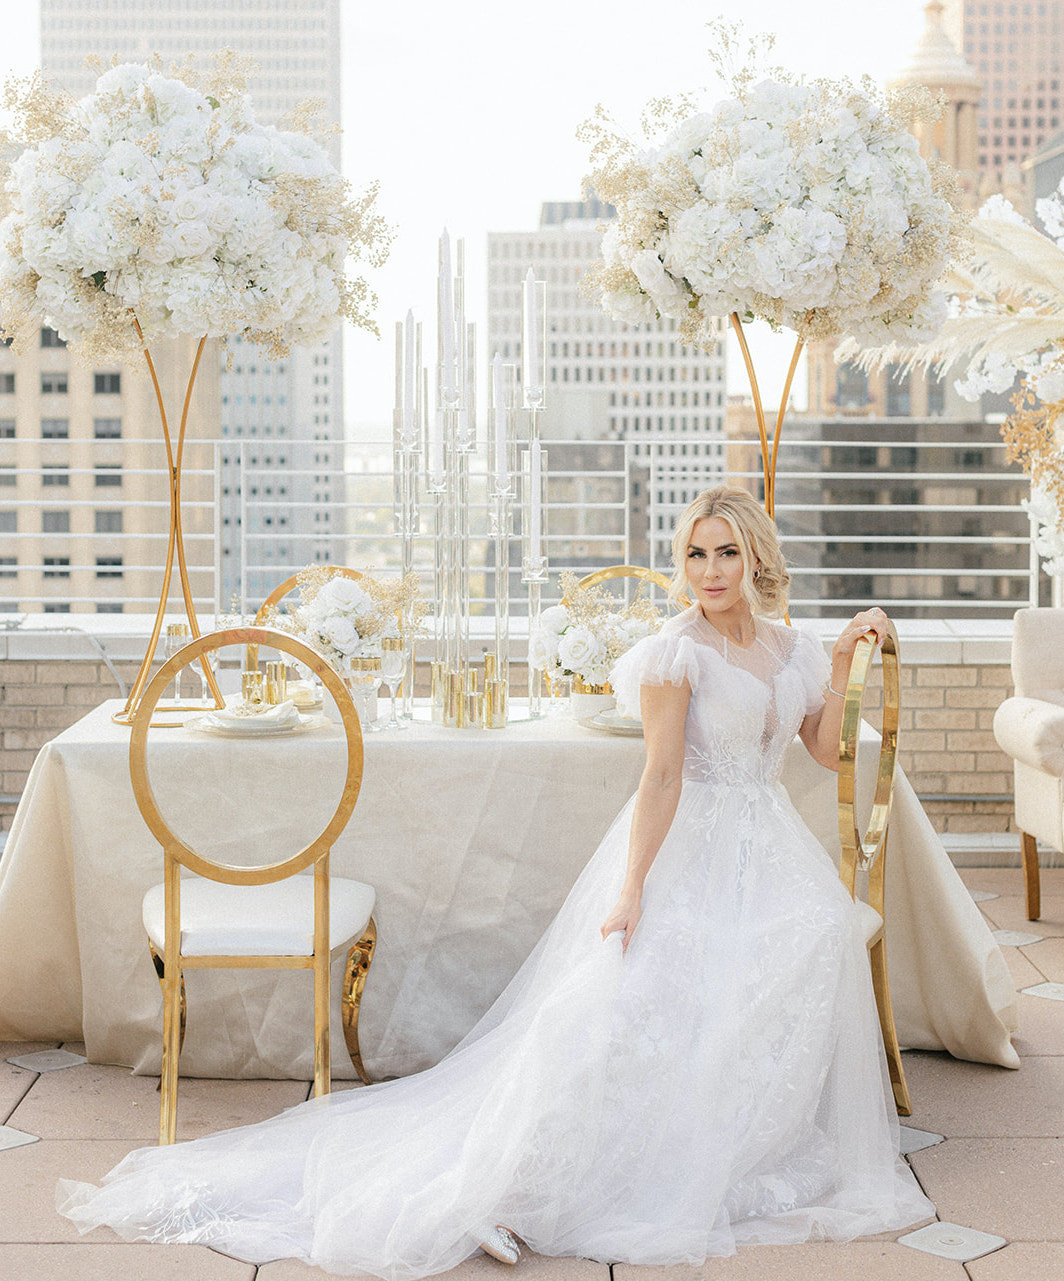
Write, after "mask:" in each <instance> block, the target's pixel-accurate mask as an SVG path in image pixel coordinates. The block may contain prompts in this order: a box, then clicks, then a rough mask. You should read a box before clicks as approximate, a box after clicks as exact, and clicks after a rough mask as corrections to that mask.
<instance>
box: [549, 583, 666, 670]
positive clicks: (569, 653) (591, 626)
mask: <svg viewBox="0 0 1064 1281" xmlns="http://www.w3.org/2000/svg"><path fill="white" fill-rule="evenodd" d="M561 588H562V603H561V604H560V605H552V606H550V607H549V608H548V609H545V610H544V611H543V612H542V613H541V614H540V616H539V627H537V628H536V629H535V630H534V631H533V632H532V634H531V636H530V637H529V640H528V661H529V662H530V663H531V664H532V666H533V667H534V668H536V669H538V670H539V671H542V672H546V673H547V675H548V676H551V677H554V676H571V677H575V678H576V679H577V680H581V681H583V682H584V684H585V685H605V684H606V683H607V682H608V680H609V676H610V672H611V671H612V670H613V665H614V663H616V662H617V660H618V659H619V658H620V657H621V655H622V654H623V653H625V651H626V650H629V649H631V647H632V646H633V645H634V644H635V643H636V641H638V640H642V639H643V637H644V636H650V635H652V634H653V633H654V632H656V631H657V630H658V628H659V627H660V626H661V624H662V623H663V622H664V621H665V620H664V618H663V616H662V614H661V612H660V610H658V609H657V607H656V606H655V605H654V604H653V603H652V602H651V601H649V600H648V599H647V598H646V597H645V596H643V595H641V594H640V595H637V596H636V598H635V599H634V600H633V601H632V602H631V603H630V604H628V605H622V604H621V602H620V601H618V600H616V599H615V598H614V597H613V596H610V595H609V593H608V592H607V591H606V590H605V589H604V588H603V587H601V586H600V587H581V586H580V582H579V580H578V579H577V577H576V575H575V574H573V573H570V572H568V571H567V572H566V573H564V574H562V576H561Z"/></svg>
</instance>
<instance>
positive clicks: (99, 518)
mask: <svg viewBox="0 0 1064 1281" xmlns="http://www.w3.org/2000/svg"><path fill="white" fill-rule="evenodd" d="M96 532H97V533H98V534H120V533H121V532H122V513H121V512H97V513H96Z"/></svg>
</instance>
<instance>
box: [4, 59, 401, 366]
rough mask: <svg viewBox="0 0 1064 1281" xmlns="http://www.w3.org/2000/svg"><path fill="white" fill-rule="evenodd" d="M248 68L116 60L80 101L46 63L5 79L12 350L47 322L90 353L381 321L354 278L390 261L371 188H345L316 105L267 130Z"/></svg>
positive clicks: (284, 335) (308, 335)
mask: <svg viewBox="0 0 1064 1281" xmlns="http://www.w3.org/2000/svg"><path fill="white" fill-rule="evenodd" d="M249 66H250V64H248V63H245V62H243V61H242V60H240V59H238V58H237V57H236V56H235V55H233V54H232V53H223V54H220V55H219V56H218V58H217V59H216V60H215V63H214V66H213V67H212V68H210V69H205V70H201V69H200V68H199V67H198V66H197V64H196V63H195V62H194V61H193V60H191V59H189V60H188V61H187V62H186V63H185V64H184V65H183V66H182V67H179V68H173V69H171V72H170V74H169V75H164V74H163V73H162V71H161V64H160V63H159V61H158V60H156V61H155V62H152V63H148V64H125V65H121V66H112V67H111V68H110V69H108V70H106V71H104V72H103V74H102V75H100V77H99V79H98V80H97V83H96V88H95V91H94V92H93V93H92V94H90V95H88V96H87V97H85V98H82V99H81V100H80V101H75V100H74V99H73V98H71V97H69V96H63V95H59V94H55V93H52V92H51V91H50V90H49V89H48V88H47V87H46V85H45V83H44V80H43V78H42V77H41V75H40V73H37V74H36V75H34V76H32V77H30V79H29V80H28V81H26V82H22V83H16V84H13V85H12V84H9V85H8V88H7V105H8V106H9V107H10V108H13V109H14V112H15V126H14V129H13V132H9V133H7V134H5V136H4V137H3V138H2V139H0V142H2V143H3V150H4V152H6V153H7V154H12V153H14V152H17V153H18V154H17V156H16V158H15V159H14V160H13V161H12V163H11V164H10V166H9V167H8V170H7V178H6V182H5V184H4V194H3V199H4V202H5V206H6V207H5V209H4V213H5V215H6V216H5V217H4V218H3V221H2V222H0V313H2V315H3V325H4V330H5V332H6V333H7V334H8V335H11V336H12V337H13V338H14V340H15V345H16V348H17V347H18V345H19V344H20V343H21V342H25V341H27V340H28V339H29V338H30V337H31V336H32V335H34V334H35V333H36V331H37V330H38V329H39V328H40V326H41V325H42V324H47V325H49V326H50V327H52V328H53V329H56V330H58V332H59V333H60V334H61V335H62V337H63V338H65V339H66V340H67V341H69V342H71V343H77V344H81V345H82V347H83V349H84V351H85V354H86V355H87V356H88V357H90V358H95V359H104V358H112V359H114V358H119V357H121V356H123V355H132V354H137V355H139V353H140V352H141V350H142V349H144V348H145V347H146V346H149V345H150V344H151V342H152V341H153V339H156V338H160V337H169V336H175V335H177V334H192V335H195V336H197V337H201V336H203V335H208V336H217V337H222V338H225V337H227V336H228V335H230V334H242V335H244V336H245V337H247V338H248V339H250V340H252V341H255V342H257V343H259V344H260V345H261V346H262V347H263V348H264V350H265V352H266V354H268V355H269V356H271V357H275V356H279V355H283V354H284V353H285V352H286V351H287V349H288V347H289V345H290V344H292V343H296V344H309V343H314V342H317V341H320V340H322V339H323V338H325V337H326V336H327V335H328V334H329V333H330V332H331V331H332V330H333V329H334V328H335V327H336V324H337V322H338V320H339V319H340V318H341V317H346V318H347V319H349V320H351V321H352V322H353V323H355V324H357V325H361V326H362V327H364V328H369V329H375V326H374V324H373V321H372V318H371V315H370V309H371V307H372V304H373V301H374V299H373V296H372V294H371V292H370V290H369V288H368V286H367V284H366V282H365V280H364V279H362V278H360V277H357V276H348V275H346V274H345V273H346V265H347V263H348V262H352V261H355V260H357V259H358V258H359V257H362V258H364V259H365V260H366V261H368V262H370V263H371V264H374V265H376V264H379V263H380V262H381V261H382V260H383V257H384V256H385V253H386V247H387V244H388V241H389V239H390V236H389V232H388V230H387V228H386V227H385V225H384V223H383V220H382V219H381V218H380V217H379V215H377V214H376V213H375V212H374V210H373V204H374V200H375V198H376V189H375V188H370V189H369V191H368V192H367V193H366V194H365V195H363V196H361V197H359V198H357V199H352V198H351V197H350V193H349V190H348V187H347V184H346V183H345V181H344V179H343V178H342V177H341V176H340V174H339V173H337V171H336V170H335V168H334V167H333V165H332V164H331V163H330V161H329V158H328V156H327V154H326V152H325V150H324V149H323V147H322V146H321V145H320V143H319V142H318V141H317V140H316V138H315V137H314V136H313V135H314V134H315V133H316V132H320V121H319V118H318V107H319V106H320V104H305V106H304V107H303V108H301V109H300V111H299V112H297V113H296V115H295V117H294V118H293V120H292V121H291V127H290V128H287V129H280V128H272V127H268V126H264V125H260V124H258V123H256V121H255V118H254V115H253V112H252V109H251V103H250V99H249V97H248V95H247V91H246V86H247V75H248V70H249Z"/></svg>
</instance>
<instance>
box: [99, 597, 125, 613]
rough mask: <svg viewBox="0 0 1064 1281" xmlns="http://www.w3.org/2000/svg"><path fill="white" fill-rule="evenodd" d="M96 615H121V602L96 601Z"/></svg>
mask: <svg viewBox="0 0 1064 1281" xmlns="http://www.w3.org/2000/svg"><path fill="white" fill-rule="evenodd" d="M96 612H97V614H121V612H122V602H121V601H120V600H98V601H97V602H96Z"/></svg>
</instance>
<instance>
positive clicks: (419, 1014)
mask: <svg viewBox="0 0 1064 1281" xmlns="http://www.w3.org/2000/svg"><path fill="white" fill-rule="evenodd" d="M119 706H120V704H119V703H118V702H117V701H113V702H108V703H105V704H103V706H101V707H100V708H97V709H96V710H95V711H93V712H90V713H89V714H88V715H87V716H85V717H84V718H83V719H82V720H81V721H79V722H78V723H77V724H76V725H74V726H73V727H71V728H70V729H68V730H66V731H65V732H64V733H62V734H60V735H59V737H58V738H56V739H54V740H53V741H52V742H51V743H49V744H47V745H46V746H45V747H44V748H43V749H42V750H41V752H40V755H39V756H38V758H37V761H36V763H35V765H34V768H33V771H32V773H31V775H30V778H29V781H28V783H27V786H26V790H25V794H24V796H23V799H22V803H21V804H20V806H19V809H18V813H17V814H16V817H15V822H14V825H13V827H12V830H11V833H10V836H9V839H8V843H7V849H6V852H5V854H4V857H3V860H2V862H0V1039H19V1040H31V1039H32V1040H53V1039H57V1038H69V1039H81V1038H83V1039H84V1041H85V1044H86V1048H87V1052H88V1055H89V1058H90V1059H91V1060H92V1061H94V1062H102V1063H120V1064H126V1065H128V1066H131V1067H132V1068H134V1070H136V1071H138V1072H145V1073H149V1072H157V1071H158V1064H159V1052H160V1026H161V1005H160V994H159V987H158V984H157V982H156V979H155V974H154V970H153V968H152V964H151V961H150V958H149V955H148V950H147V946H146V943H145V939H144V933H143V930H142V927H141V923H140V903H141V898H142V896H143V894H144V892H145V890H146V889H147V888H148V887H149V886H150V885H152V884H154V883H156V882H157V881H159V880H160V879H161V855H160V852H159V849H158V847H157V846H156V844H155V843H154V841H153V840H152V838H151V837H150V835H149V833H148V831H147V829H146V828H145V826H144V824H143V822H142V820H141V818H140V815H139V813H138V811H137V809H136V807H135V804H134V801H133V795H132V790H131V787H130V782H129V771H128V741H129V733H128V730H125V729H122V728H120V727H118V726H116V725H114V724H112V722H111V720H110V716H111V713H112V712H114V711H115V710H116V709H117V708H118V707H119ZM869 747H870V748H871V750H866V751H864V752H863V753H862V755H863V757H864V760H863V761H862V768H863V769H865V770H874V768H875V759H874V758H875V748H874V744H870V745H869ZM342 755H343V754H342V735H341V733H340V731H339V729H338V728H337V727H333V726H330V727H328V728H326V729H322V730H319V731H316V732H313V733H308V734H305V735H302V736H298V737H291V738H281V739H274V740H272V741H250V740H246V739H239V740H234V739H221V738H210V737H208V736H206V735H203V734H195V733H193V732H191V731H187V730H183V729H171V730H164V731H159V732H158V733H157V734H155V735H153V739H152V746H151V747H150V756H149V763H150V769H151V776H152V780H153V785H154V786H155V789H156V792H157V795H158V797H159V799H160V803H161V806H162V808H163V810H164V812H165V813H168V814H177V813H180V814H181V815H182V824H183V825H182V826H180V827H179V831H180V834H181V835H182V836H183V837H185V838H186V839H188V840H190V841H191V842H193V843H195V842H197V841H201V842H203V843H205V844H207V845H209V847H210V848H211V850H212V851H213V852H214V853H215V854H217V855H219V856H221V857H224V858H226V859H227V860H229V861H234V862H235V861H240V860H243V859H250V858H253V857H255V856H256V854H261V852H262V851H263V850H269V852H270V856H271V857H278V856H280V855H281V854H282V853H284V852H287V851H290V850H292V849H294V848H295V847H296V845H297V843H302V841H305V840H308V839H310V837H311V836H312V835H313V834H314V833H315V832H316V830H317V829H318V828H319V827H320V826H321V824H322V823H323V822H324V821H325V818H326V816H327V814H328V812H329V810H330V806H329V804H328V802H327V800H326V799H324V798H333V797H335V795H336V794H337V789H338V784H339V779H340V776H341V772H342ZM641 765H642V741H641V740H639V739H630V738H622V737H614V736H610V735H604V734H598V733H596V732H594V731H592V730H588V729H585V728H583V727H582V726H580V725H578V724H576V723H574V722H572V721H570V720H568V719H567V718H557V719H556V718H547V719H544V720H540V721H536V722H524V723H516V724H513V725H511V726H509V727H508V728H507V729H506V730H501V731H491V732H470V731H458V730H446V729H443V728H442V727H440V726H436V725H432V724H429V723H416V724H415V725H414V726H413V727H412V728H410V729H408V730H407V731H406V732H404V733H401V734H400V733H380V734H367V735H366V766H365V777H364V783H363V789H362V794H361V796H360V798H359V803H358V807H357V809H356V811H355V814H354V817H353V819H352V821H351V823H350V824H349V826H348V828H347V830H346V832H345V833H344V836H343V838H342V840H341V841H340V843H339V844H338V845H337V846H336V848H335V850H334V854H333V872H334V874H336V875H346V876H353V877H356V878H358V879H360V880H365V881H368V882H370V883H371V884H372V885H374V886H375V888H376V890H377V894H378V908H377V912H376V916H377V920H378V924H379V929H380V944H379V947H378V952H377V958H376V960H375V962H374V965H373V969H372V971H371V973H370V977H369V981H368V983H367V986H366V994H365V998H364V1001H363V1014H362V1042H363V1052H364V1056H365V1059H366V1063H367V1066H368V1067H369V1069H370V1071H371V1073H373V1074H375V1075H376V1076H386V1075H403V1074H406V1073H409V1072H413V1071H415V1070H418V1069H420V1068H423V1067H426V1066H428V1065H429V1064H432V1063H434V1062H436V1061H437V1060H438V1059H439V1058H441V1057H442V1056H443V1054H445V1053H446V1052H447V1050H449V1049H450V1048H451V1047H452V1046H453V1045H454V1044H455V1043H456V1042H457V1041H458V1040H459V1039H460V1038H461V1036H462V1035H464V1033H465V1032H466V1031H467V1030H468V1029H469V1028H470V1027H471V1026H472V1024H473V1023H474V1022H475V1020H476V1019H477V1018H478V1016H479V1015H480V1014H481V1013H482V1012H483V1011H484V1010H485V1009H486V1008H487V1007H488V1005H489V1004H490V1003H491V1001H492V1000H493V999H494V997H495V996H496V995H497V994H498V993H499V991H500V990H501V989H502V987H503V986H504V985H505V983H506V982H507V980H508V979H509V978H510V976H511V975H512V974H513V972H514V971H515V970H516V969H517V967H518V966H519V965H520V963H521V961H522V960H523V958H524V957H525V956H526V955H527V954H528V952H529V951H530V950H531V948H532V946H533V945H534V943H535V942H536V940H537V938H538V937H539V935H540V933H541V931H542V930H543V928H544V927H545V925H546V924H547V923H548V922H549V920H550V919H551V917H552V915H553V914H554V912H555V911H556V909H557V907H558V905H559V904H560V903H561V901H562V899H563V898H564V897H565V895H566V893H567V892H568V889H569V887H570V886H571V885H572V883H573V881H574V880H575V878H576V876H577V875H578V873H579V871H580V870H581V868H582V867H583V865H584V864H585V863H586V861H587V859H588V858H589V857H590V855H591V853H592V852H593V850H594V849H595V847H596V845H597V843H598V841H599V840H600V839H601V837H602V835H603V833H604V832H605V830H606V828H607V827H608V826H609V824H610V822H611V820H612V819H613V818H614V817H615V815H616V814H617V812H618V810H619V809H620V808H621V806H622V805H623V803H624V801H625V800H626V799H627V797H628V796H629V795H630V794H631V793H632V792H633V791H634V790H635V787H636V784H637V782H638V778H639V772H640V769H641ZM785 781H786V783H787V785H788V788H789V789H790V791H791V795H792V796H793V798H794V800H795V802H796V804H797V806H798V808H799V810H800V811H801V813H802V815H803V817H804V818H805V820H806V822H807V823H809V825H810V827H811V828H812V829H813V830H814V832H815V833H816V834H817V836H818V837H819V838H820V839H821V840H822V841H823V842H824V844H825V846H826V847H827V848H828V849H829V851H831V852H833V853H835V854H836V855H837V851H838V839H837V834H836V830H835V829H836V817H835V815H836V805H835V776H834V775H833V774H832V773H830V772H829V771H827V770H825V769H823V768H822V767H821V766H818V765H816V764H815V763H814V762H813V761H812V760H811V759H810V758H809V756H808V755H807V754H806V753H805V751H804V749H803V748H802V747H801V746H800V745H799V744H797V743H796V744H795V746H794V748H793V749H792V751H791V752H790V754H789V756H788V760H787V768H786V776H785ZM895 797H896V799H895V807H894V817H893V824H892V829H891V837H890V848H889V857H890V862H889V865H888V929H887V938H888V954H889V960H890V973H891V983H892V989H893V996H894V1007H895V1012H896V1015H897V1022H898V1031H899V1035H900V1038H901V1040H902V1043H903V1044H904V1045H908V1046H911V1047H920V1048H925V1049H946V1050H949V1051H950V1053H952V1054H954V1055H956V1056H957V1057H959V1058H968V1059H975V1060H978V1061H982V1062H989V1063H999V1064H1002V1065H1005V1066H1009V1067H1015V1066H1018V1062H1019V1061H1018V1059H1017V1057H1016V1054H1015V1051H1014V1050H1013V1048H1012V1046H1011V1044H1010V1041H1009V1030H1010V1029H1012V1028H1014V1026H1015V993H1014V990H1013V986H1012V983H1011V981H1010V979H1009V975H1008V971H1007V969H1006V967H1005V963H1004V961H1003V959H1002V957H1001V953H1000V952H999V950H998V948H997V946H996V945H995V943H994V941H993V939H992V938H991V936H990V934H989V932H988V930H987V929H986V927H985V925H984V923H983V921H982V918H981V916H980V914H979V912H978V910H977V909H976V907H975V905H974V904H973V902H972V900H971V898H970V896H969V895H968V893H967V891H966V890H965V888H964V886H963V885H962V884H961V881H960V879H959V878H958V876H957V874H956V872H955V871H954V869H953V867H952V864H951V863H950V861H949V858H948V856H947V855H946V853H945V851H944V850H943V848H942V845H941V843H940V842H939V841H938V839H937V838H936V836H935V833H934V832H933V830H932V829H931V826H930V824H929V823H928V822H927V820H926V818H925V816H924V814H923V812H922V810H921V809H920V806H919V804H918V802H917V801H916V798H915V796H914V795H913V792H912V789H911V787H910V786H909V784H908V782H907V781H906V780H905V779H904V778H903V777H899V778H898V780H897V784H896V793H895ZM187 983H188V1002H189V1015H188V1036H187V1040H186V1043H185V1049H184V1052H183V1054H182V1059H181V1068H182V1072H183V1073H185V1074H188V1075H201V1076H217V1077H252V1076H267V1077H289V1076H292V1077H304V1078H309V1076H310V1074H311V1071H312V1058H311V1053H310V1044H311V1032H310V1028H311V1021H310V979H309V976H308V975H306V974H302V973H292V972H289V973H282V972H270V971H261V972H249V971H244V972H241V973H239V974H237V973H233V972H224V971H222V972H218V971H216V972H206V971H201V972H195V973H192V974H190V975H189V976H188V978H187ZM333 1066H334V1072H335V1074H336V1075H340V1076H342V1075H351V1071H350V1065H349V1064H348V1062H347V1057H346V1054H345V1053H344V1050H343V1040H342V1036H341V1035H340V1032H339V1026H338V1013H337V1012H334V1052H333Z"/></svg>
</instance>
